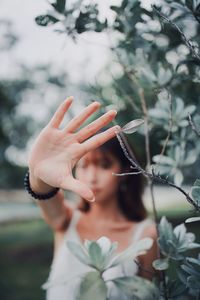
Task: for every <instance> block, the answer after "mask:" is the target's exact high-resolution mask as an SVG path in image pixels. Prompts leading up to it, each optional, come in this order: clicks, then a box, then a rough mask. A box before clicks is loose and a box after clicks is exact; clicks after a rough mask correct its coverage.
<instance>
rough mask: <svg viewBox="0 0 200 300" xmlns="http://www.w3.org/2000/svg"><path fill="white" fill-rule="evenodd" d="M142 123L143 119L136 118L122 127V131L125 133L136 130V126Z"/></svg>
mask: <svg viewBox="0 0 200 300" xmlns="http://www.w3.org/2000/svg"><path fill="white" fill-rule="evenodd" d="M143 124H144V120H142V119H136V120H133V121H131V122H129V123H127V124H126V125H124V126H123V127H122V131H123V132H124V133H126V134H131V133H134V132H136V131H137V130H138V128H139V127H140V126H141V125H143Z"/></svg>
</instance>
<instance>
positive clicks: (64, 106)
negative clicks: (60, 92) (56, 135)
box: [49, 96, 73, 128]
mask: <svg viewBox="0 0 200 300" xmlns="http://www.w3.org/2000/svg"><path fill="white" fill-rule="evenodd" d="M72 101H73V97H72V96H71V97H68V98H67V99H66V100H65V101H64V102H63V103H61V104H60V106H59V107H58V109H57V110H56V112H55V114H54V115H53V117H52V119H51V121H50V122H49V125H50V126H52V127H54V128H58V127H59V126H60V124H61V122H62V120H63V118H64V115H65V113H66V112H67V110H68V108H69V107H70V105H71V103H72Z"/></svg>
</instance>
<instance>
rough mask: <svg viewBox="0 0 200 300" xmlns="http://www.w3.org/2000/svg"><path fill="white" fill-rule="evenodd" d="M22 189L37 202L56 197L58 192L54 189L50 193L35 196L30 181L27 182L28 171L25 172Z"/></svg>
mask: <svg viewBox="0 0 200 300" xmlns="http://www.w3.org/2000/svg"><path fill="white" fill-rule="evenodd" d="M24 187H25V190H26V191H27V192H28V193H29V194H30V195H31V196H32V197H33V198H34V199H37V200H48V199H50V198H52V197H54V196H55V195H56V193H57V192H58V191H59V188H54V189H53V190H52V191H51V192H49V193H46V194H36V193H35V192H34V191H33V190H32V189H31V186H30V180H29V171H27V172H26V175H25V177H24Z"/></svg>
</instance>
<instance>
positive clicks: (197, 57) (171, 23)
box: [152, 5, 200, 62]
mask: <svg viewBox="0 0 200 300" xmlns="http://www.w3.org/2000/svg"><path fill="white" fill-rule="evenodd" d="M152 8H153V10H154V11H155V12H156V13H157V14H158V15H159V16H160V17H161V18H162V19H164V20H165V21H167V22H168V23H169V24H170V25H172V27H174V28H175V29H176V30H177V31H178V32H179V33H180V35H181V37H182V40H183V42H184V43H185V45H186V46H187V47H188V49H189V50H190V52H191V53H192V55H193V56H194V57H195V58H196V59H197V60H198V61H199V62H200V56H199V53H198V52H199V49H198V52H197V51H196V50H195V46H194V45H192V42H191V41H190V40H189V39H187V38H186V36H185V34H184V33H183V32H182V30H181V29H180V28H179V27H178V25H177V24H175V23H174V22H172V21H171V20H170V19H169V18H168V17H166V16H165V15H164V14H163V13H161V12H160V11H159V10H158V9H157V8H156V6H155V5H152Z"/></svg>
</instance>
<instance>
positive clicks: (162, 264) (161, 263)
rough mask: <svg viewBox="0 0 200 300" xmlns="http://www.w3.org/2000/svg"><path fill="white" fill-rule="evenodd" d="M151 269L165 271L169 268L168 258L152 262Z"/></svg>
mask: <svg viewBox="0 0 200 300" xmlns="http://www.w3.org/2000/svg"><path fill="white" fill-rule="evenodd" d="M153 267H154V269H156V270H160V271H161V270H167V269H168V267H169V259H168V258H160V259H156V260H154V261H153Z"/></svg>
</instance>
